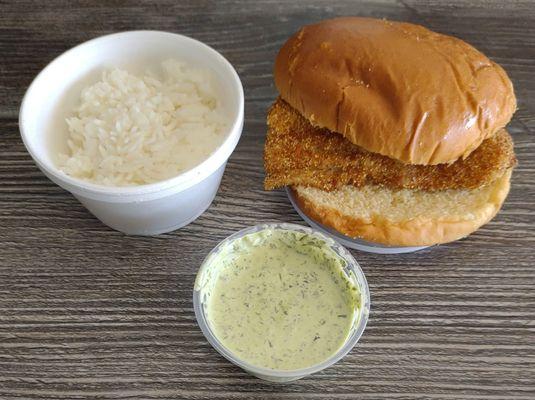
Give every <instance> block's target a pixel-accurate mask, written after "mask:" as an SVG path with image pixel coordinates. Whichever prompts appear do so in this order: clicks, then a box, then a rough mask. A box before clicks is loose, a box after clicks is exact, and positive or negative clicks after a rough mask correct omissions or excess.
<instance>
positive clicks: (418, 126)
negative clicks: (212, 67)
mask: <svg viewBox="0 0 535 400" xmlns="http://www.w3.org/2000/svg"><path fill="white" fill-rule="evenodd" d="M275 84H276V86H277V88H278V90H279V92H280V94H281V97H282V98H283V99H284V100H286V101H287V102H288V103H289V104H290V105H291V106H292V107H294V108H295V109H297V110H298V111H299V112H300V113H301V114H302V115H304V116H305V117H306V118H307V119H308V120H310V122H311V123H312V124H314V125H317V126H320V127H325V128H327V129H329V130H331V131H335V132H339V133H341V134H342V135H344V136H345V137H346V138H347V139H348V140H350V141H351V142H353V143H354V144H356V145H358V146H361V147H363V148H364V149H366V150H368V151H372V152H375V153H379V154H382V155H385V156H388V157H391V158H394V159H397V160H400V161H402V162H404V163H409V164H440V163H451V162H454V161H455V160H457V159H458V158H460V157H466V156H467V155H468V154H470V153H471V152H472V151H473V150H474V149H476V148H477V147H478V146H479V145H480V143H481V142H482V141H483V140H484V139H485V138H487V137H488V136H490V135H492V134H493V133H494V132H496V131H497V130H498V129H499V128H502V127H503V126H505V125H506V124H507V122H509V120H510V119H511V116H512V115H513V113H514V111H515V110H516V99H515V95H514V92H513V85H512V83H511V81H510V80H509V78H508V77H507V74H506V73H505V71H504V70H503V69H502V68H501V67H500V66H499V65H497V64H496V63H494V62H492V61H491V60H489V59H488V58H487V57H485V56H484V55H483V54H482V53H480V52H479V51H477V50H476V49H475V48H473V47H472V46H470V45H469V44H467V43H465V42H463V41H462V40H459V39H456V38H453V37H450V36H445V35H441V34H438V33H435V32H432V31H430V30H428V29H426V28H424V27H422V26H418V25H413V24H408V23H400V22H391V21H385V20H378V19H371V18H359V17H345V18H335V19H331V20H326V21H322V22H319V23H317V24H313V25H308V26H305V27H303V28H302V29H301V30H300V31H299V32H297V33H296V34H295V35H293V36H292V37H291V38H290V39H289V40H288V41H287V42H286V43H285V44H284V46H283V47H282V49H281V50H280V52H279V54H278V56H277V59H276V61H275Z"/></svg>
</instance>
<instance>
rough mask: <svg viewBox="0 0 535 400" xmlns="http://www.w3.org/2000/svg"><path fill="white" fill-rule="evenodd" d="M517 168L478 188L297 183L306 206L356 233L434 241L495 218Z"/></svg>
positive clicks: (386, 239)
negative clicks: (328, 187)
mask: <svg viewBox="0 0 535 400" xmlns="http://www.w3.org/2000/svg"><path fill="white" fill-rule="evenodd" d="M510 179H511V170H509V171H507V172H506V173H505V174H504V175H503V176H502V177H500V178H498V179H497V180H496V181H494V182H493V183H491V184H489V185H486V186H484V187H481V188H478V189H473V190H444V191H438V192H426V191H421V190H410V189H402V190H391V189H388V188H385V187H381V186H375V185H368V186H364V187H361V188H356V187H354V186H344V187H342V188H340V189H338V190H335V191H332V192H326V191H323V190H320V189H316V188H312V187H305V186H294V187H292V191H293V194H294V197H295V199H296V201H297V203H298V205H299V207H300V208H301V209H302V210H303V212H304V213H305V214H306V215H308V216H309V217H311V218H312V219H314V220H315V221H317V222H319V223H321V224H323V225H326V226H328V227H331V228H333V229H335V230H337V231H338V232H340V233H342V234H344V235H346V236H349V237H353V238H361V239H364V240H367V241H370V242H375V243H380V244H384V245H390V246H430V245H433V244H439V243H446V242H451V241H453V240H457V239H460V238H463V237H465V236H467V235H469V234H470V233H472V232H474V231H475V230H477V229H479V228H480V227H481V226H482V225H484V224H486V223H487V222H489V221H490V220H491V219H492V218H493V217H494V216H495V215H496V213H497V212H498V211H499V210H500V207H501V206H502V204H503V202H504V200H505V198H506V197H507V194H508V193H509V187H510Z"/></svg>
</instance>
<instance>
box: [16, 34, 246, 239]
mask: <svg viewBox="0 0 535 400" xmlns="http://www.w3.org/2000/svg"><path fill="white" fill-rule="evenodd" d="M170 58H175V59H178V60H181V61H184V62H186V63H187V64H189V65H190V66H194V67H196V66H198V67H202V68H204V69H208V70H210V71H211V72H212V74H213V76H214V78H215V82H216V85H215V86H216V90H217V92H218V93H217V94H218V97H219V98H220V100H221V103H222V106H223V109H224V112H225V113H226V115H227V116H228V117H229V120H230V122H231V123H230V127H229V130H228V132H227V135H226V138H225V140H224V141H223V143H222V144H221V146H220V147H219V148H217V149H216V150H215V151H214V152H213V153H212V154H211V155H210V156H209V157H208V158H207V159H206V160H204V161H203V162H202V163H201V164H199V165H197V166H196V167H195V168H193V169H190V170H188V171H185V172H184V173H182V174H180V175H178V176H176V177H174V178H171V179H167V180H164V181H160V182H157V183H152V184H147V185H140V186H133V187H115V186H112V187H110V186H103V185H97V184H93V183H89V182H86V181H83V180H80V179H76V178H73V177H70V176H68V175H67V174H65V173H64V172H62V171H61V170H60V169H58V167H57V157H58V155H59V153H60V152H66V151H67V143H66V138H67V135H68V128H67V124H66V123H65V118H67V117H68V116H70V115H71V114H72V112H73V110H74V108H75V106H76V105H77V104H79V98H80V92H81V90H82V88H83V87H85V86H87V85H90V84H92V83H95V82H97V81H99V80H100V78H101V74H102V71H104V70H106V69H109V68H113V67H119V68H124V69H127V70H129V71H131V72H134V73H143V72H145V71H146V70H147V69H148V68H149V67H151V68H155V67H158V66H159V65H161V63H162V62H163V61H165V60H167V59H170ZM243 103H244V96H243V87H242V85H241V82H240V78H239V77H238V74H237V73H236V71H235V70H234V68H233V67H232V65H231V64H230V63H229V62H228V61H227V60H226V59H225V58H224V57H223V56H222V55H221V54H219V53H218V52H217V51H215V50H214V49H212V48H211V47H208V46H207V45H205V44H203V43H201V42H199V41H197V40H194V39H191V38H189V37H186V36H183V35H178V34H174V33H169V32H159V31H131V32H122V33H116V34H112V35H107V36H102V37H99V38H96V39H93V40H90V41H88V42H85V43H82V44H80V45H78V46H76V47H74V48H72V49H71V50H69V51H67V52H65V53H63V54H62V55H61V56H59V57H58V58H56V59H55V60H54V61H52V62H51V63H50V64H49V65H48V66H47V67H46V68H45V69H43V71H41V73H40V74H39V75H37V77H36V78H35V80H34V81H33V82H32V84H31V85H30V87H29V88H28V90H27V92H26V94H25V96H24V99H23V101H22V105H21V108H20V113H19V127H20V132H21V136H22V140H23V142H24V144H25V146H26V148H27V150H28V152H29V153H30V155H31V156H32V158H33V159H34V161H35V163H36V164H37V166H38V167H39V168H40V169H41V171H43V173H44V174H45V175H46V176H47V177H48V178H50V179H51V180H52V181H54V182H55V183H56V184H58V185H59V186H61V187H62V188H63V189H65V190H68V191H69V192H71V193H72V194H73V195H74V196H75V197H76V198H77V199H78V200H79V201H80V202H81V203H82V204H83V205H84V206H85V207H86V208H87V209H88V210H89V211H90V212H91V213H93V214H94V215H95V216H96V217H97V218H98V219H100V220H101V221H102V222H103V223H105V224H106V225H108V226H110V227H111V228H113V229H116V230H118V231H121V232H124V233H127V234H133V235H156V234H159V233H164V232H169V231H172V230H175V229H178V228H180V227H182V226H184V225H187V224H188V223H190V222H192V221H193V220H195V219H196V218H197V217H198V216H200V215H201V214H202V213H203V212H204V211H205V210H206V209H207V208H208V207H209V206H210V204H211V203H212V200H213V199H214V197H215V194H216V192H217V189H218V187H219V183H220V181H221V177H222V175H223V171H224V170H225V165H226V163H227V160H228V158H229V157H230V155H231V154H232V152H233V151H234V148H235V147H236V145H237V144H238V140H239V139H240V136H241V132H242V128H243Z"/></svg>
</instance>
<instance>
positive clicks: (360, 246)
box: [286, 188, 430, 254]
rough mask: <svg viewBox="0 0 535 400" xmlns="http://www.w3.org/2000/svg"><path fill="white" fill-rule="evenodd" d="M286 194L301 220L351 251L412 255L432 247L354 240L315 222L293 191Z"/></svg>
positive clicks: (287, 191)
mask: <svg viewBox="0 0 535 400" xmlns="http://www.w3.org/2000/svg"><path fill="white" fill-rule="evenodd" d="M286 194H287V195H288V198H289V199H290V202H291V203H292V206H293V207H294V208H295V211H297V213H298V214H299V215H300V216H301V218H303V219H304V220H305V222H306V223H307V224H309V225H310V226H311V227H313V228H315V229H317V230H318V231H320V232H322V233H324V234H325V235H327V236H330V237H332V238H334V239H336V240H337V241H339V242H340V243H342V244H343V245H344V246H346V247H349V248H350V249H355V250H360V251H365V252H368V253H376V254H402V253H412V252H415V251H418V250H422V249H426V248H428V247H430V246H420V247H408V246H402V247H395V246H385V245H381V244H378V243H372V242H367V241H365V240H361V239H354V238H352V237H349V236H346V235H344V234H342V233H340V232H337V231H336V230H334V229H331V228H329V227H327V226H325V225H323V224H320V223H319V222H317V221H314V220H313V219H312V218H310V217H309V216H308V215H306V214H305V213H304V211H303V210H301V208H300V207H299V205H298V204H297V201H296V200H295V198H294V195H293V193H292V191H291V190H290V189H289V188H286Z"/></svg>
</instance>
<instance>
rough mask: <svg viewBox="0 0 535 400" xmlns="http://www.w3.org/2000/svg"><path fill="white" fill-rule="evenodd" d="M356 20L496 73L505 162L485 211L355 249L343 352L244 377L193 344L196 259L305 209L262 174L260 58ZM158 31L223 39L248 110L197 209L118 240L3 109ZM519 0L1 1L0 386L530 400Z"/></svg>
mask: <svg viewBox="0 0 535 400" xmlns="http://www.w3.org/2000/svg"><path fill="white" fill-rule="evenodd" d="M337 15H368V16H373V17H379V18H382V17H386V18H389V19H394V20H405V21H410V22H417V23H421V24H425V25H426V26H428V27H429V28H431V29H433V30H436V31H439V32H443V33H447V34H452V35H456V36H458V37H460V38H463V39H465V40H466V41H468V42H469V43H471V44H473V45H475V46H476V47H477V48H479V49H480V50H482V51H483V52H485V53H486V54H487V55H488V56H489V57H491V58H492V59H494V60H495V61H497V62H499V63H500V64H501V65H503V66H504V68H505V69H506V70H507V72H508V73H509V74H510V76H511V78H512V80H513V82H514V85H515V89H516V94H517V97H518V112H517V113H516V114H515V117H514V120H513V121H512V122H511V124H510V131H511V133H512V135H513V137H514V139H515V144H516V152H517V155H518V159H519V166H518V168H517V169H516V170H515V173H514V176H513V185H512V191H511V194H510V196H509V198H508V200H507V202H506V204H505V206H504V208H503V210H502V212H501V213H500V214H499V215H498V216H497V218H496V219H494V220H493V221H492V222H491V223H489V224H488V225H487V226H485V227H484V228H483V229H481V230H480V231H478V232H477V233H475V234H473V235H472V236H470V237H469V238H467V239H465V240H461V241H459V242H456V243H452V244H448V245H444V246H439V247H435V248H430V249H427V250H424V251H421V252H419V253H415V254H407V255H396V256H384V255H374V254H367V253H361V252H353V254H354V255H355V257H356V258H357V259H358V260H359V262H360V263H361V265H362V268H363V270H364V272H365V273H366V275H367V277H368V281H369V283H370V288H371V294H372V312H371V318H370V322H369V325H368V327H367V329H366V331H365V333H364V336H363V337H362V339H361V341H360V343H359V344H358V345H357V347H356V348H355V349H354V350H353V351H352V352H351V353H350V354H349V355H348V356H347V357H345V358H344V359H343V360H342V361H341V362H339V363H338V364H336V365H335V366H333V367H331V368H328V369H327V370H325V371H323V372H321V373H318V374H316V375H314V376H311V377H308V378H305V379H303V380H301V381H297V382H295V383H292V384H288V385H280V384H270V383H265V382H263V381H260V380H258V379H256V378H253V377H251V376H249V375H247V374H246V373H245V372H243V371H242V370H240V369H239V368H237V367H235V366H233V365H232V364H230V363H229V362H227V361H226V360H225V359H223V358H222V357H221V356H219V355H218V354H217V353H216V352H215V351H214V350H213V349H212V348H211V347H210V345H209V344H208V343H207V341H206V340H205V339H204V337H203V335H202V334H201V331H200V330H199V328H198V326H197V323H196V321H195V316H194V313H193V309H192V299H191V298H192V287H193V281H194V277H195V274H196V271H197V269H198V267H199V264H200V262H201V260H202V259H203V257H204V256H205V255H206V254H207V252H208V251H210V249H211V248H213V247H214V245H216V244H217V243H218V241H220V240H221V239H223V238H224V237H226V236H227V235H229V234H231V233H233V232H235V231H236V230H238V229H241V228H244V227H247V226H250V225H253V224H257V223H260V222H265V221H287V222H295V223H300V224H303V221H301V219H300V218H299V217H298V216H297V214H296V213H295V212H294V210H293V209H292V207H291V205H290V203H289V201H288V199H287V198H286V196H285V194H284V192H283V191H274V192H265V191H264V190H263V189H262V180H263V170H262V161H261V158H262V146H263V141H264V137H265V130H266V128H265V116H266V109H267V107H268V106H269V104H270V102H272V101H273V99H274V98H275V96H276V91H275V89H274V86H273V80H272V74H271V69H272V64H273V60H274V57H275V54H276V52H277V49H278V48H279V47H280V46H281V44H282V43H283V42H284V40H285V39H286V38H287V37H288V36H289V35H290V34H291V33H293V32H294V31H295V30H297V28H298V27H300V26H301V25H303V24H306V23H310V22H313V21H317V20H320V19H322V18H327V17H332V16H337ZM131 29H158V30H166V31H172V32H179V33H183V34H186V35H189V36H192V37H195V38H197V39H200V40H202V41H204V42H206V43H208V44H209V45H211V46H213V47H214V48H216V49H217V50H219V51H220V52H221V53H223V54H224V55H225V56H226V57H227V58H228V59H229V60H230V61H231V62H232V63H233V64H234V65H235V67H236V69H237V71H238V72H239V74H240V76H241V78H242V81H243V85H244V88H245V93H246V124H245V128H244V133H243V136H242V139H241V142H240V144H239V145H238V147H237V149H236V151H235V153H234V154H233V155H232V158H231V159H230V162H229V164H228V168H227V170H226V172H225V176H224V178H223V182H222V185H221V188H220V190H219V193H218V195H217V197H216V199H215V201H214V203H213V204H212V206H211V207H210V209H209V210H208V211H207V212H206V213H205V214H203V215H202V216H201V217H200V218H199V219H198V220H197V221H195V222H194V223H192V224H191V225H189V226H188V227H187V228H185V229H181V230H179V231H176V232H173V233H170V234H165V235H161V236H158V237H127V236H125V235H123V234H121V233H118V232H115V231H112V230H111V229H109V228H107V227H106V226H104V225H102V224H101V223H100V222H99V221H98V220H96V219H95V218H94V217H93V216H92V215H90V214H89V213H88V212H87V211H86V210H85V209H84V208H83V207H82V206H81V205H80V204H79V203H78V202H77V201H76V200H75V199H74V198H73V197H72V196H71V195H70V194H69V193H67V192H65V191H63V190H62V189H60V188H59V187H58V186H56V185H54V184H53V183H52V182H50V181H49V180H48V179H47V178H45V177H44V175H43V174H42V173H41V172H40V171H39V170H38V169H37V168H36V167H35V165H34V163H33V162H32V160H31V159H30V157H29V155H28V154H27V153H26V151H25V149H24V146H23V144H22V142H21V139H20V136H19V131H18V124H17V114H18V107H19V104H20V101H21V98H22V96H23V94H24V91H25V90H26V88H27V86H28V85H29V83H30V82H31V80H32V79H33V77H34V76H35V75H36V74H37V73H38V71H39V70H41V69H42V68H43V67H44V66H45V65H46V64H47V63H48V62H50V61H51V60H52V59H53V58H54V57H56V56H57V55H59V54H61V53H62V52H63V51H65V50H67V49H68V48H70V47H72V46H74V45H76V44H78V43H80V42H83V41H85V40H88V39H91V38H94V37H96V36H99V35H103V34H107V33H111V32H117V31H123V30H131ZM534 132H535V4H534V2H527V1H526V2H517V1H508V2H504V1H494V2H492V1H475V2H474V1H471V2H469V1H465V2H453V1H438V0H435V1H412V0H406V1H401V0H400V1H388V0H379V1H367V2H360V1H342V0H340V1H329V0H324V1H319V0H318V1H288V2H285V1H279V0H271V1H270V0H262V1H244V2H239V1H227V0H225V1H203V0H200V1H187V2H186V1H182V2H181V1H176V0H169V1H165V2H164V1H158V2H152V1H140V0H137V1H119V0H113V1H112V0H109V1H98V2H97V1H55V0H54V1H52V0H51V1H46V2H41V1H33V2H31V1H0V399H37V398H40V399H83V398H101V399H104V398H113V399H167V398H169V399H179V398H184V399H223V398H229V399H248V398H259V399H260V398H266V399H268V398H269V399H298V398H305V397H308V398H313V399H320V398H321V399H350V398H358V399H460V398H465V399H534V398H535V265H534V264H535V255H534V253H535V229H534V224H535V196H534V195H535V174H534V171H535V143H534V140H533V139H534Z"/></svg>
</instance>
